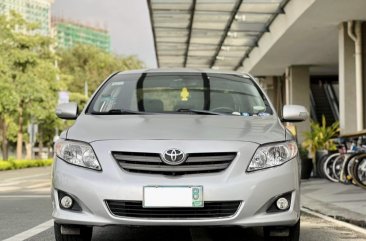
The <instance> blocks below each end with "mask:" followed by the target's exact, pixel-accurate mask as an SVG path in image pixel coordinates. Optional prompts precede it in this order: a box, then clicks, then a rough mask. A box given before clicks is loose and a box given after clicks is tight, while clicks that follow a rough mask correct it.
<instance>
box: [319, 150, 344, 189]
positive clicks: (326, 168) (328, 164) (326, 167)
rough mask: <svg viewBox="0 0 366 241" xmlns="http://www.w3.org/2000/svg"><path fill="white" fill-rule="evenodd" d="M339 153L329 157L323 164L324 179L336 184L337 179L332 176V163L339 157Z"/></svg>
mask: <svg viewBox="0 0 366 241" xmlns="http://www.w3.org/2000/svg"><path fill="white" fill-rule="evenodd" d="M340 155H341V154H340V153H335V154H333V155H330V156H329V157H328V158H327V160H325V161H324V163H323V173H324V175H325V177H326V178H327V179H328V180H329V181H332V182H338V179H337V178H336V177H335V176H334V174H333V162H334V161H335V160H336V159H337V158H338V157H339V156H340Z"/></svg>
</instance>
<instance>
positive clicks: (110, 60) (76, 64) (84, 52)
mask: <svg viewBox="0 0 366 241" xmlns="http://www.w3.org/2000/svg"><path fill="white" fill-rule="evenodd" d="M58 54H59V56H60V62H59V67H60V70H61V72H62V73H63V74H64V76H63V80H64V82H66V84H67V88H68V91H70V92H72V93H84V86H85V82H87V83H88V89H89V91H88V95H89V96H90V95H91V94H92V93H93V92H94V91H95V89H96V88H97V87H98V86H99V85H100V84H101V82H102V81H103V80H104V79H106V78H107V77H108V76H109V75H110V74H112V73H113V72H116V71H123V70H129V69H140V68H142V66H143V65H142V62H141V61H139V60H138V59H137V58H136V57H133V56H129V57H122V56H117V55H113V54H110V53H108V52H106V51H104V50H102V49H100V48H97V47H94V46H90V45H77V46H75V47H74V48H71V49H64V50H60V51H59V53H58Z"/></svg>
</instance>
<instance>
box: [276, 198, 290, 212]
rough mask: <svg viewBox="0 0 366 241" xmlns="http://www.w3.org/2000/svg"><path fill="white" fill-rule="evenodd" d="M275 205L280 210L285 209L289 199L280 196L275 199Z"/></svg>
mask: <svg viewBox="0 0 366 241" xmlns="http://www.w3.org/2000/svg"><path fill="white" fill-rule="evenodd" d="M276 206H277V208H278V209H280V210H286V209H288V207H289V201H288V200H287V199H286V198H284V197H281V198H279V199H277V201H276Z"/></svg>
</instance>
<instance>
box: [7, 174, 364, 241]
mask: <svg viewBox="0 0 366 241" xmlns="http://www.w3.org/2000/svg"><path fill="white" fill-rule="evenodd" d="M50 173H51V168H33V169H26V170H17V171H6V172H0V214H1V216H0V240H6V241H17V240H27V241H52V240H54V234H53V227H52V218H51V212H52V206H51V199H50V197H49V192H50V191H49V188H50V176H51V174H50ZM93 240H95V241H96V240H98V241H117V240H123V241H132V240H138V241H145V240H146V241H147V240H148V241H157V240H159V241H198V240H199V241H239V240H241V241H243V240H247V241H261V240H263V238H262V237H261V231H260V230H259V229H243V228H238V227H233V228H200V227H197V228H189V227H178V228H175V227H121V226H110V227H98V228H95V229H94V232H93ZM301 240H302V241H319V240H322V241H341V240H352V241H361V240H364V241H365V240H366V231H365V232H364V231H361V232H359V231H357V229H354V228H352V227H351V228H350V227H349V226H347V225H344V224H343V223H342V222H334V221H332V220H327V219H324V218H323V217H321V216H320V217H319V216H318V215H313V214H309V213H306V212H304V213H302V217H301Z"/></svg>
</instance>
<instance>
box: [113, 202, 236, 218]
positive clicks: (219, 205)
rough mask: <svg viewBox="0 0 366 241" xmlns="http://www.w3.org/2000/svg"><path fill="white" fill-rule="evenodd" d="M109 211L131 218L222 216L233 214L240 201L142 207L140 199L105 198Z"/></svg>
mask: <svg viewBox="0 0 366 241" xmlns="http://www.w3.org/2000/svg"><path fill="white" fill-rule="evenodd" d="M106 203H107V206H108V208H109V210H110V212H111V213H112V214H113V215H115V216H120V217H133V218H157V219H159V218H167V219H179V218H187V219H190V218H224V217H230V216H233V215H234V214H235V213H236V211H237V210H238V208H239V206H240V203H241V202H240V201H229V202H205V203H204V207H202V208H190V207H188V208H143V207H142V202H140V201H115V200H107V201H106Z"/></svg>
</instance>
